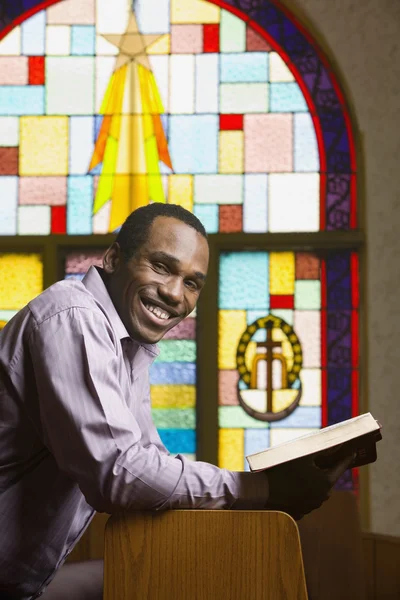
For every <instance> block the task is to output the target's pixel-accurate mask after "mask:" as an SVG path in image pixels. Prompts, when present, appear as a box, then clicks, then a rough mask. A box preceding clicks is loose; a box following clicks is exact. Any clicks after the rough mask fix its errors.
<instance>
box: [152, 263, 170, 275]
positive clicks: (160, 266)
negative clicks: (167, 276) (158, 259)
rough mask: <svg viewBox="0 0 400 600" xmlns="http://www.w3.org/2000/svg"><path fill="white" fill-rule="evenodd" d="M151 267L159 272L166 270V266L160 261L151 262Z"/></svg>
mask: <svg viewBox="0 0 400 600" xmlns="http://www.w3.org/2000/svg"><path fill="white" fill-rule="evenodd" d="M153 267H154V269H155V270H156V271H158V272H159V273H167V272H168V269H167V267H166V266H165V265H163V264H162V263H153Z"/></svg>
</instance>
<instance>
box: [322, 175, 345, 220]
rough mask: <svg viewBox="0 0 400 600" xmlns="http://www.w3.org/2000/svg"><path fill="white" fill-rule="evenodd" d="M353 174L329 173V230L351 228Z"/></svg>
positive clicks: (327, 215) (327, 190)
mask: <svg viewBox="0 0 400 600" xmlns="http://www.w3.org/2000/svg"><path fill="white" fill-rule="evenodd" d="M350 184H351V175H343V174H342V175H336V174H334V175H328V177H327V183H326V187H327V189H326V228H327V230H337V229H349V228H350Z"/></svg>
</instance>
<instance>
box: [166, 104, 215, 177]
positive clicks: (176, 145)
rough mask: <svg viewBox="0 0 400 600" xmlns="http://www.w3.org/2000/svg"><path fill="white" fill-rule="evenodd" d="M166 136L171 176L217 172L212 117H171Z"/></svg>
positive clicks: (213, 119) (213, 121)
mask: <svg viewBox="0 0 400 600" xmlns="http://www.w3.org/2000/svg"><path fill="white" fill-rule="evenodd" d="M169 137H170V140H169V141H170V152H171V158H172V164H173V165H174V171H175V173H217V172H218V148H217V146H218V117H217V116H216V115H187V116H186V115H182V116H181V115H179V116H176V115H171V117H170V132H169Z"/></svg>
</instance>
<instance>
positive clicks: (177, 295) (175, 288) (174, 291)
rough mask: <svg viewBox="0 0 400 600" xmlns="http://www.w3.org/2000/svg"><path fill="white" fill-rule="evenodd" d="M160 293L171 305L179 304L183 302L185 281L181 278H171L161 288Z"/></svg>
mask: <svg viewBox="0 0 400 600" xmlns="http://www.w3.org/2000/svg"><path fill="white" fill-rule="evenodd" d="M158 291H159V294H160V296H163V297H164V299H165V300H166V301H167V302H169V303H170V304H179V302H182V300H183V281H182V279H181V278H180V277H170V278H168V281H165V282H164V283H163V284H162V285H160V286H159V290H158Z"/></svg>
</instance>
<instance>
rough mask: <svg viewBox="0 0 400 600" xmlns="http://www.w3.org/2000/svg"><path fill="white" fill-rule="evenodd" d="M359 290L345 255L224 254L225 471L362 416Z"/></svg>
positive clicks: (353, 262)
mask: <svg viewBox="0 0 400 600" xmlns="http://www.w3.org/2000/svg"><path fill="white" fill-rule="evenodd" d="M357 288H358V264H357V256H356V254H355V253H351V252H333V253H332V254H329V255H328V256H323V255H321V256H318V255H317V254H315V253H304V252H266V251H255V252H245V251H241V252H226V253H222V254H221V255H220V266H219V344H218V347H219V356H218V366H219V400H218V402H219V427H220V430H219V431H220V433H219V439H220V441H219V460H220V464H221V465H223V466H224V467H226V468H230V469H238V470H242V469H243V468H246V462H245V460H244V457H245V455H247V454H252V453H254V452H258V451H260V450H262V449H263V448H266V447H268V446H270V445H276V444H279V443H282V442H284V441H287V440H289V439H292V438H294V437H298V436H299V435H303V434H306V433H309V432H310V431H313V430H316V429H319V428H320V427H321V425H328V424H333V423H336V422H338V421H342V420H344V419H348V418H351V417H352V416H355V415H356V414H358V385H357V382H358V331H357V322H358V294H357ZM268 365H270V366H271V369H270V370H269V369H268ZM267 413H268V415H267ZM267 417H268V420H265V419H264V418H267Z"/></svg>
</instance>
